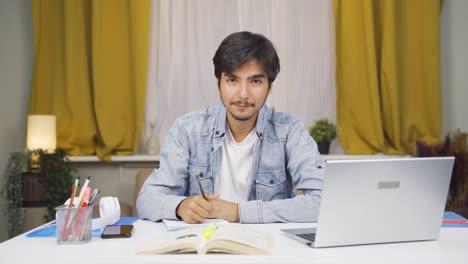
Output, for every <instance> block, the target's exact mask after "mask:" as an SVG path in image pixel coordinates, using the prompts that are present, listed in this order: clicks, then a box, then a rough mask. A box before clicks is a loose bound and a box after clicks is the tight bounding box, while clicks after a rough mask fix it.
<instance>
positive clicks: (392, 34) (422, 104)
mask: <svg viewBox="0 0 468 264" xmlns="http://www.w3.org/2000/svg"><path fill="white" fill-rule="evenodd" d="M441 7H442V0H380V1H374V0H335V1H334V12H335V28H336V29H335V30H336V65H337V66H336V79H337V123H338V134H339V137H340V141H341V144H342V146H343V148H344V150H345V151H346V153H350V154H370V153H376V152H384V153H387V154H402V153H405V152H406V151H408V150H409V149H410V148H412V147H413V146H414V142H415V141H416V140H422V141H425V142H428V143H434V142H436V141H438V140H439V138H440V133H441V96H440V55H439V49H440V47H439V46H440V45H439V41H440V40H439V36H440V32H439V15H440V10H441Z"/></svg>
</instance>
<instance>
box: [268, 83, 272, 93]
mask: <svg viewBox="0 0 468 264" xmlns="http://www.w3.org/2000/svg"><path fill="white" fill-rule="evenodd" d="M272 88H273V84H272V83H270V87H269V88H268V94H271V89H272Z"/></svg>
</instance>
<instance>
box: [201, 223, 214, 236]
mask: <svg viewBox="0 0 468 264" xmlns="http://www.w3.org/2000/svg"><path fill="white" fill-rule="evenodd" d="M215 232H216V225H215V223H210V224H209V225H208V226H207V227H206V228H205V231H204V232H203V236H204V237H205V239H206V240H208V239H210V238H211V236H212V235H213V234H214V233H215Z"/></svg>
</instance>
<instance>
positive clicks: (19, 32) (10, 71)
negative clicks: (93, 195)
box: [0, 0, 468, 242]
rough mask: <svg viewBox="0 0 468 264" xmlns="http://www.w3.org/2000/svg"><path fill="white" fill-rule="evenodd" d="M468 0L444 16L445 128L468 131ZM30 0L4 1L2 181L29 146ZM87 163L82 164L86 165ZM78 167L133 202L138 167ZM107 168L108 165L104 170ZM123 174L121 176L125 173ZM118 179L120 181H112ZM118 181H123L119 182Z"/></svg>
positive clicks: (0, 14) (3, 228) (2, 235)
mask: <svg viewBox="0 0 468 264" xmlns="http://www.w3.org/2000/svg"><path fill="white" fill-rule="evenodd" d="M467 13H468V1H466V0H447V1H445V2H444V9H443V11H442V16H441V32H442V38H441V49H442V50H441V52H442V54H441V55H442V58H441V59H442V100H443V104H442V106H443V129H444V131H453V130H454V129H456V128H461V129H462V130H463V131H468V103H467V102H466V101H467V99H468V48H466V47H468V31H467V30H466V28H467V27H468V16H465V14H467ZM30 14H31V3H30V0H0V183H3V180H4V176H3V175H4V173H3V172H4V171H5V166H6V162H7V159H8V155H9V153H10V152H12V151H16V150H20V149H22V148H23V147H24V146H25V126H26V125H25V123H26V114H27V104H28V100H29V87H30V83H31V78H32V65H33V32H32V19H31V15H30ZM83 165H84V164H83ZM96 166H98V165H96V164H94V165H90V166H89V167H83V166H79V170H80V173H79V175H81V176H85V175H96V176H97V175H99V177H98V178H96V182H95V183H100V184H105V183H109V184H106V187H108V188H105V192H106V195H110V194H112V193H114V195H119V194H120V193H122V194H123V197H122V200H123V201H127V202H130V201H131V199H132V194H133V193H132V188H133V187H130V186H123V187H122V186H121V184H124V185H126V184H129V185H130V184H132V183H133V178H132V179H127V178H123V177H125V176H127V175H134V169H135V168H133V169H130V168H126V170H125V172H124V173H122V171H121V170H120V169H118V170H116V169H115V168H113V169H111V168H109V166H110V165H104V166H100V167H99V168H97V167H96ZM105 168H107V169H105ZM122 175H123V176H122ZM114 179H118V180H114ZM115 183H119V184H117V185H115ZM112 186H114V188H115V190H113V189H112ZM4 208H5V201H4V200H3V199H0V242H1V241H3V240H5V239H7V234H8V233H7V221H6V217H5V216H4V214H3V212H4Z"/></svg>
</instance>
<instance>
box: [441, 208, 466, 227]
mask: <svg viewBox="0 0 468 264" xmlns="http://www.w3.org/2000/svg"><path fill="white" fill-rule="evenodd" d="M444 220H465V221H466V220H467V219H466V218H465V217H463V216H461V215H459V214H456V213H454V212H445V213H444ZM442 227H468V222H466V223H444V222H442Z"/></svg>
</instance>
